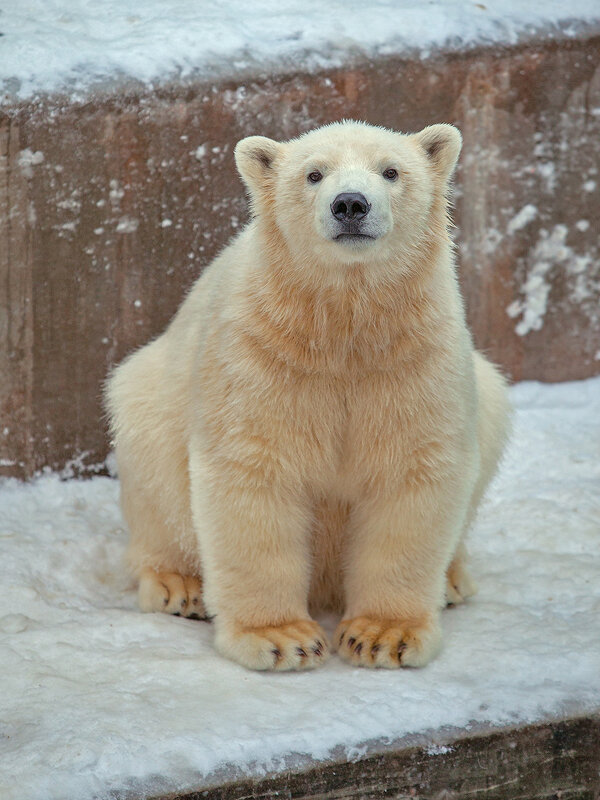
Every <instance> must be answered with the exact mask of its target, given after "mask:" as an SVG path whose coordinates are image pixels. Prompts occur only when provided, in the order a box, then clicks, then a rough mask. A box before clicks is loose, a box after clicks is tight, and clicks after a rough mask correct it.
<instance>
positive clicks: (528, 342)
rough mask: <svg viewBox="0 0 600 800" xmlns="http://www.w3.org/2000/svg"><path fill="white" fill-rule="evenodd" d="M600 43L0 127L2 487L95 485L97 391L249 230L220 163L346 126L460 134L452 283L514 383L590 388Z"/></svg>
mask: <svg viewBox="0 0 600 800" xmlns="http://www.w3.org/2000/svg"><path fill="white" fill-rule="evenodd" d="M599 52H600V39H597V38H595V39H594V38H592V39H587V40H583V39H582V40H579V41H574V42H569V43H561V44H557V43H552V42H550V43H540V44H535V43H530V44H528V45H526V46H521V47H518V48H512V49H485V50H479V51H471V52H469V53H464V54H452V55H443V54H440V55H438V56H435V57H432V58H431V59H430V60H428V61H418V62H417V61H405V60H402V59H400V58H396V57H390V58H389V59H386V60H381V61H378V62H376V63H363V64H356V65H354V66H353V67H352V68H348V69H346V70H336V71H331V72H324V73H322V74H316V75H315V74H311V75H308V74H302V73H298V74H294V75H288V76H280V77H270V76H257V77H255V78H254V79H252V80H250V79H248V78H247V77H245V78H244V80H243V81H242V80H241V79H240V81H239V82H236V81H231V82H230V83H223V84H221V85H213V84H208V83H207V84H206V85H204V84H202V83H193V84H191V85H176V86H165V87H163V88H161V89H159V90H156V91H150V90H143V91H141V90H134V89H130V88H127V87H126V86H123V87H122V88H121V89H120V90H118V91H111V92H106V93H104V94H99V93H97V94H95V95H94V96H91V97H90V98H88V99H87V100H86V101H81V100H78V101H73V100H70V99H68V98H61V97H58V96H57V97H50V98H46V99H44V100H41V101H37V102H34V103H29V104H18V103H15V104H14V105H13V106H12V107H11V106H10V105H5V106H4V109H3V110H2V112H1V115H0V376H1V382H0V465H1V466H0V472H1V473H3V474H12V475H18V476H20V477H27V476H31V475H32V474H34V473H35V472H36V471H38V470H40V469H41V468H43V467H46V466H49V467H51V468H53V469H61V468H63V467H64V466H65V464H69V463H71V464H74V465H75V469H76V471H77V470H81V471H91V470H93V469H94V468H96V467H95V465H98V464H101V462H103V460H104V458H105V456H106V453H107V449H108V442H107V439H106V432H105V426H104V424H103V421H102V417H101V414H102V412H101V404H100V394H101V383H102V380H103V379H104V376H105V375H106V373H107V371H108V369H109V367H110V365H111V364H114V363H115V362H116V361H118V360H119V359H121V358H122V357H123V356H124V355H125V354H126V353H127V352H129V351H130V350H131V349H132V348H134V347H136V346H137V345H139V344H142V343H143V342H145V341H147V340H148V339H149V338H150V337H151V336H153V335H155V334H156V333H158V332H159V331H161V329H162V328H163V327H164V326H165V325H166V323H167V322H168V320H169V319H170V317H171V316H172V315H173V313H174V312H175V310H176V308H177V306H178V304H179V302H180V300H181V298H182V296H183V294H184V292H185V290H186V289H187V288H188V287H189V286H190V284H191V283H192V281H193V280H194V279H195V278H196V277H197V276H198V275H199V274H200V272H201V271H202V268H203V266H204V265H206V264H207V263H208V262H209V261H210V259H211V258H212V257H213V256H214V254H215V253H216V252H217V251H218V250H219V248H221V247H222V246H223V245H224V244H225V243H226V242H227V240H228V239H229V237H230V236H231V235H232V234H234V233H235V232H236V231H237V230H238V229H239V227H240V226H241V225H243V223H244V221H245V220H246V205H245V200H244V196H243V189H242V185H241V182H240V180H239V179H238V177H237V175H236V173H235V169H234V164H233V155H232V151H233V147H234V145H235V143H236V141H237V140H238V139H240V138H241V137H243V136H246V135H248V134H252V133H260V134H264V135H268V136H271V137H274V138H289V137H291V136H294V135H296V134H298V133H301V132H303V131H305V130H308V129H310V128H312V127H314V126H316V125H320V124H322V123H325V122H328V121H331V120H336V119H342V118H344V117H353V118H359V119H364V120H367V121H369V122H371V123H376V124H381V125H386V126H390V127H393V128H396V129H400V130H404V131H411V130H417V129H419V128H421V127H423V126H424V125H427V124H430V123H432V122H440V121H448V122H453V123H455V124H457V125H458V126H459V127H460V128H461V130H462V132H463V135H464V150H463V155H462V158H461V163H460V168H459V171H458V176H457V192H456V213H455V219H456V223H457V225H458V231H457V243H458V255H459V263H460V274H461V281H462V286H463V290H464V295H465V299H466V302H467V308H468V316H469V322H470V324H471V326H472V328H473V332H474V335H475V339H476V342H477V344H478V346H479V347H481V348H483V349H484V350H486V351H487V352H488V353H489V354H490V355H491V357H492V358H493V359H495V360H496V361H497V362H498V363H500V364H501V365H502V366H503V367H504V369H505V370H506V371H507V372H508V373H509V374H510V376H511V377H512V378H513V379H515V380H521V379H524V378H535V379H540V380H545V381H559V380H569V379H575V378H584V377H586V376H590V375H593V374H596V373H598V372H600V311H599V308H600V306H599V300H600V268H599V263H598V231H597V226H598V223H597V220H598V219H599V216H600V215H599V212H600V199H599V193H598V189H597V185H596V184H597V183H598V182H599V181H600V178H599V176H598V174H597V170H598V141H599V140H600V67H599V59H598V55H599Z"/></svg>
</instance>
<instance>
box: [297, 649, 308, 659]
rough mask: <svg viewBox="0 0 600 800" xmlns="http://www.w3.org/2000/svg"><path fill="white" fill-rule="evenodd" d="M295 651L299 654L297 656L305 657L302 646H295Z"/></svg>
mask: <svg viewBox="0 0 600 800" xmlns="http://www.w3.org/2000/svg"><path fill="white" fill-rule="evenodd" d="M296 652H297V653H298V655H299V656H301V657H302V658H306V650H304V648H302V647H297V648H296Z"/></svg>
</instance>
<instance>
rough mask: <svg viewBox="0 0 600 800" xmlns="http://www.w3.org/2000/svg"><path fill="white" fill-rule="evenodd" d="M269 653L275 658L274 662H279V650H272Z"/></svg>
mask: <svg viewBox="0 0 600 800" xmlns="http://www.w3.org/2000/svg"><path fill="white" fill-rule="evenodd" d="M271 652H272V653H273V655H274V656H275V661H279V659H280V658H281V650H279V648H277V647H276V648H275V649H274V650H271Z"/></svg>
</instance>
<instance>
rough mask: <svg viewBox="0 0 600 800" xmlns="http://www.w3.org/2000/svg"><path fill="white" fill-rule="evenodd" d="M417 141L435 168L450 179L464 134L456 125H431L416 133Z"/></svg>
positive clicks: (445, 178) (445, 177)
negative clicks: (461, 133) (462, 134)
mask: <svg viewBox="0 0 600 800" xmlns="http://www.w3.org/2000/svg"><path fill="white" fill-rule="evenodd" d="M415 139H416V141H417V142H418V143H419V144H420V145H421V147H422V148H423V150H425V153H426V155H427V158H428V159H429V161H430V163H431V166H432V167H433V168H434V170H435V171H436V172H437V173H438V174H439V175H440V176H441V177H442V178H443V179H444V180H448V178H449V177H450V175H452V172H453V171H454V167H455V166H456V162H457V161H458V156H459V154H460V149H461V147H462V136H461V135H460V131H459V130H458V128H455V127H454V125H446V124H444V123H442V124H440V125H430V126H429V127H428V128H423V130H422V131H421V132H420V133H416V134H415Z"/></svg>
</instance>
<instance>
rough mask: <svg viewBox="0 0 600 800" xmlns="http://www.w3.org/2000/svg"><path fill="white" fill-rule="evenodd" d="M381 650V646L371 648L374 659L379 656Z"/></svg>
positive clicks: (376, 645)
mask: <svg viewBox="0 0 600 800" xmlns="http://www.w3.org/2000/svg"><path fill="white" fill-rule="evenodd" d="M380 650H381V645H380V644H374V645H373V647H372V648H371V655H372V656H373V658H375V656H376V655H377V653H378V652H379V651H380Z"/></svg>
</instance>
